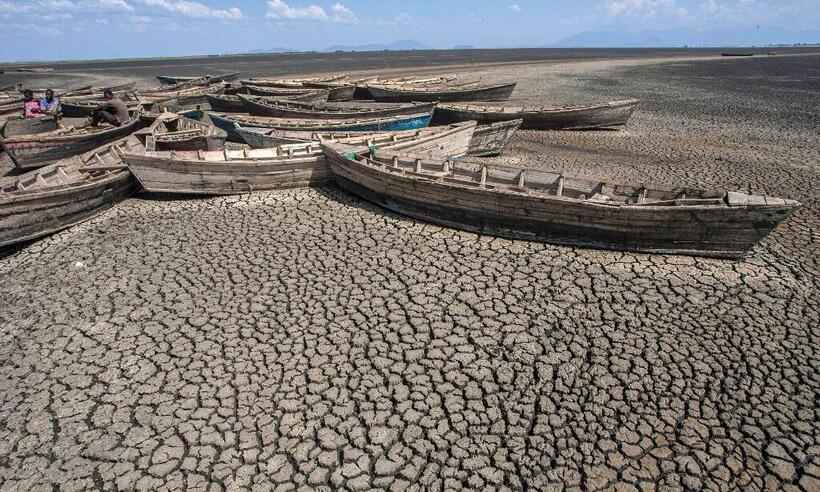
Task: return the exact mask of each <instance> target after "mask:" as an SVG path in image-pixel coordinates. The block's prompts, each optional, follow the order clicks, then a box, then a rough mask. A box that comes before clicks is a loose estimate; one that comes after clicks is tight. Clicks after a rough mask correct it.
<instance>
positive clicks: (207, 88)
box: [139, 83, 225, 103]
mask: <svg viewBox="0 0 820 492" xmlns="http://www.w3.org/2000/svg"><path fill="white" fill-rule="evenodd" d="M224 89H225V86H224V85H223V84H221V83H220V84H212V85H196V86H193V87H185V88H183V89H179V90H171V91H151V92H142V91H140V93H139V98H140V101H142V102H145V103H155V102H160V101H165V100H168V99H183V98H201V99H202V100H203V101H204V100H205V98H206V97H207V95H208V94H219V93H221V92H222V91H223V90H224Z"/></svg>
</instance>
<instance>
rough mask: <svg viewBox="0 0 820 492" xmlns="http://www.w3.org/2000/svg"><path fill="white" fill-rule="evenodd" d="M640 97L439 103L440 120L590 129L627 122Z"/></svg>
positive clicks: (561, 128) (525, 127) (443, 121)
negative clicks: (575, 102)
mask: <svg viewBox="0 0 820 492" xmlns="http://www.w3.org/2000/svg"><path fill="white" fill-rule="evenodd" d="M639 102H640V101H639V100H637V99H625V100H622V101H612V102H608V103H604V104H595V105H590V106H566V107H553V108H551V107H540V106H498V105H495V106H494V105H488V104H482V103H477V104H439V105H438V106H437V107H436V112H435V114H434V115H433V121H434V123H436V124H447V123H455V122H457V121H471V120H475V121H478V123H479V125H481V124H487V123H496V122H499V121H510V120H517V119H521V120H524V123H522V124H521V128H522V129H527V130H587V129H596V128H618V127H621V126H624V125H626V123H627V122H628V121H629V118H630V117H631V116H632V113H634V112H635V108H636V107H637V106H638V103H639Z"/></svg>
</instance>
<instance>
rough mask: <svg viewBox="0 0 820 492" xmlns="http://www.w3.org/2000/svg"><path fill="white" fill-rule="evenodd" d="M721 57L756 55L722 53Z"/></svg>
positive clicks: (749, 54) (751, 54)
mask: <svg viewBox="0 0 820 492" xmlns="http://www.w3.org/2000/svg"><path fill="white" fill-rule="evenodd" d="M720 56H755V54H754V53H734V52H732V53H721V54H720Z"/></svg>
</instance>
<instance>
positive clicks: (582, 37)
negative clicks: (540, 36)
mask: <svg viewBox="0 0 820 492" xmlns="http://www.w3.org/2000/svg"><path fill="white" fill-rule="evenodd" d="M818 42H820V31H789V30H786V29H779V28H750V29H714V30H703V31H697V30H691V29H671V30H659V31H634V32H630V31H626V30H608V31H587V32H582V33H580V34H576V35H574V36H570V37H568V38H564V39H562V40H561V41H559V42H557V43H555V44H552V45H550V46H548V47H550V48H666V47H679V46H692V47H697V46H704V47H708V46H765V45H773V44H796V43H818Z"/></svg>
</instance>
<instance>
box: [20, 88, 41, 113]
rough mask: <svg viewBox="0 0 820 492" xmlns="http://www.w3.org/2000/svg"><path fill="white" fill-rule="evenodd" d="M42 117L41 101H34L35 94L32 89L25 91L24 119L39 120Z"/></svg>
mask: <svg viewBox="0 0 820 492" xmlns="http://www.w3.org/2000/svg"><path fill="white" fill-rule="evenodd" d="M42 115H43V111H42V110H41V109H40V101H38V100H36V99H34V93H33V92H31V90H30V89H26V90H25V91H23V118H38V117H40V116H42Z"/></svg>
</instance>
